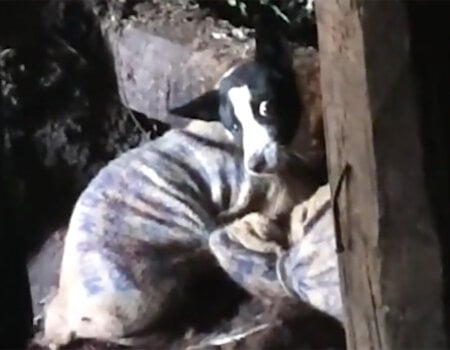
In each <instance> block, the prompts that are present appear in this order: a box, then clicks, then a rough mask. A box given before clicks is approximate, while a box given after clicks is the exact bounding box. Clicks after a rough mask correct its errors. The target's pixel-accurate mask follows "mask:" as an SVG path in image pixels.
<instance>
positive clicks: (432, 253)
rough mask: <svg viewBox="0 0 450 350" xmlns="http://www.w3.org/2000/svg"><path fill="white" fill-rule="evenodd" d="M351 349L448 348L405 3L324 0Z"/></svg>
mask: <svg viewBox="0 0 450 350" xmlns="http://www.w3.org/2000/svg"><path fill="white" fill-rule="evenodd" d="M316 13H317V22H318V26H319V28H318V31H319V48H320V49H319V51H320V64H321V81H322V94H323V105H324V124H325V135H326V146H327V151H328V155H327V156H328V168H329V173H330V183H331V188H332V191H333V192H334V190H335V189H336V185H337V180H338V178H339V177H340V175H341V173H342V170H343V169H344V167H345V165H348V166H349V169H350V172H349V173H348V174H347V176H346V177H345V178H344V181H343V186H342V190H341V191H340V193H337V194H336V196H335V197H336V203H335V204H338V206H339V211H338V216H339V217H338V218H336V219H337V223H338V226H339V228H340V230H338V231H340V232H341V233H342V245H343V252H342V253H341V254H340V274H341V281H342V282H341V283H342V285H341V288H342V291H343V295H344V304H345V306H346V310H347V315H348V318H347V323H346V330H347V345H348V348H349V349H412V348H414V349H424V348H427V349H444V348H446V339H445V336H444V326H443V301H442V276H441V275H442V262H441V256H440V247H439V241H438V239H437V236H436V232H435V230H434V227H433V222H432V220H431V216H430V209H429V205H428V202H427V197H426V194H425V189H424V178H423V164H422V163H423V161H422V157H423V155H422V145H421V142H420V139H419V123H418V109H417V106H416V100H415V98H416V96H415V91H414V84H413V77H412V74H411V71H410V48H409V33H408V25H407V19H406V13H405V9H404V5H403V4H402V3H401V2H399V1H390V2H384V1H365V2H363V1H352V0H317V1H316Z"/></svg>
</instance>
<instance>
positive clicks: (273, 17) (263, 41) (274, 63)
mask: <svg viewBox="0 0 450 350" xmlns="http://www.w3.org/2000/svg"><path fill="white" fill-rule="evenodd" d="M254 25H255V41H256V50H255V60H256V61H257V62H260V63H262V64H265V65H268V66H269V67H272V68H273V69H276V70H278V71H281V72H284V71H290V70H291V69H292V51H291V48H290V45H289V43H288V42H287V40H286V39H285V38H284V37H283V35H282V26H283V23H282V20H281V19H280V18H279V16H278V15H277V14H276V13H275V11H274V10H273V9H272V8H271V7H269V6H264V7H263V8H261V9H260V11H259V12H258V14H257V15H256V16H255V18H254Z"/></svg>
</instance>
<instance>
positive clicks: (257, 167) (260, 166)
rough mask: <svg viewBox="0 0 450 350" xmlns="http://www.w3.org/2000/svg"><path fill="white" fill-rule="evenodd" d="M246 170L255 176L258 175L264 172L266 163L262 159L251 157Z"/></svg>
mask: <svg viewBox="0 0 450 350" xmlns="http://www.w3.org/2000/svg"><path fill="white" fill-rule="evenodd" d="M248 168H249V169H250V170H251V171H253V172H254V173H256V174H260V173H263V172H265V171H266V169H267V162H266V159H265V158H264V157H251V158H250V159H249V160H248Z"/></svg>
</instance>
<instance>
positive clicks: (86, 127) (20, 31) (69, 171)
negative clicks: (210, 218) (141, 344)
mask: <svg viewBox="0 0 450 350" xmlns="http://www.w3.org/2000/svg"><path fill="white" fill-rule="evenodd" d="M217 4H218V2H211V1H210V2H207V1H201V6H199V5H198V4H197V2H194V1H188V0H170V1H169V0H159V1H155V0H153V1H151V0H146V1H136V0H134V1H132V0H114V1H112V0H107V1H105V0H103V1H102V0H85V1H81V0H80V1H77V0H71V1H61V0H46V1H36V2H26V3H25V2H19V1H2V2H1V4H0V82H1V92H2V93H1V102H2V104H1V106H2V114H1V118H2V122H3V124H4V126H5V150H6V154H5V157H4V159H3V161H4V164H6V165H7V166H8V167H7V168H4V169H2V171H3V172H5V171H7V172H5V174H6V178H7V181H8V184H9V185H8V186H9V187H8V188H9V189H10V191H9V192H10V197H11V203H10V205H11V207H12V208H16V210H17V213H16V214H17V216H18V217H20V218H26V220H18V223H17V226H18V227H19V229H20V231H22V232H25V233H26V234H25V235H24V236H23V237H22V238H23V240H22V241H21V247H19V248H20V249H21V250H23V252H25V253H26V254H27V256H28V257H29V261H30V266H31V267H30V272H29V274H30V279H31V284H32V286H31V290H32V294H33V297H34V300H33V302H34V311H35V316H36V315H37V314H38V313H39V312H40V311H41V308H42V307H41V306H39V305H38V304H39V303H38V302H39V301H40V299H41V297H43V296H44V295H45V294H46V293H48V290H49V288H50V287H51V286H50V285H51V284H55V281H56V278H57V274H56V275H55V274H54V273H53V272H54V270H55V269H54V267H55V266H58V264H59V261H60V255H61V242H62V239H63V236H64V227H65V225H67V221H68V217H69V215H70V210H71V208H72V207H73V204H74V201H75V199H76V198H77V196H78V195H79V194H80V191H82V190H83V188H84V187H85V186H86V185H87V183H88V182H89V180H90V179H91V178H92V177H93V176H94V175H95V174H96V173H97V172H98V170H99V169H100V168H101V167H102V166H103V165H104V164H106V162H108V161H109V160H111V159H113V158H114V157H116V156H118V155H119V154H120V153H121V152H124V151H126V150H128V149H130V148H132V147H135V146H137V145H139V144H140V143H141V142H144V141H146V140H148V139H153V138H156V137H158V136H160V135H162V134H163V133H164V132H165V131H166V130H168V129H169V127H170V126H169V125H168V124H165V123H163V122H161V121H157V120H156V119H152V118H150V117H151V116H145V115H142V114H139V113H133V112H131V111H130V110H129V109H128V108H126V107H125V106H123V105H122V102H121V101H120V98H119V94H118V87H117V82H116V78H115V74H114V67H113V63H112V59H111V56H110V52H109V51H108V49H107V45H106V43H105V40H104V37H103V34H102V33H103V31H102V28H101V27H100V24H103V25H105V23H106V24H107V25H108V26H109V27H110V28H113V29H114V30H120V29H121V28H123V26H126V25H127V24H129V23H130V22H132V23H133V24H134V25H138V26H142V27H143V28H146V29H148V30H151V31H152V32H153V33H156V34H160V35H161V36H165V37H167V39H171V40H175V41H177V42H181V43H191V45H194V46H195V45H207V46H208V48H209V49H211V50H215V52H217V53H219V54H220V52H222V51H223V52H224V51H227V50H236V49H235V48H236V47H237V46H236V45H250V46H249V47H250V48H251V43H250V42H251V40H250V39H251V36H252V30H251V28H248V27H246V26H236V25H233V24H232V23H230V21H228V19H230V18H231V19H232V18H233V16H235V15H233V13H234V12H229V11H225V12H224V10H223V5H220V6H222V7H220V6H216V5H217ZM230 13H231V15H230ZM219 16H222V17H223V18H227V20H225V19H223V18H219ZM180 21H183V22H185V23H188V25H187V26H183V30H182V31H177V30H173V28H174V27H175V28H176V23H180ZM232 22H233V21H232ZM234 23H235V24H236V23H238V25H239V24H242V23H244V24H245V21H241V22H240V21H239V20H237V21H234ZM168 27H170V28H171V30H170V31H169V30H164V28H168ZM186 28H189V29H188V30H186ZM299 28H303V29H304V26H303V27H302V26H301V25H300V26H297V27H296V30H299ZM307 28H309V29H308V30H311V28H310V27H308V26H307ZM301 38H302V40H300V41H301V42H302V44H305V42H307V43H308V44H310V45H314V40H315V34H314V32H313V33H312V34H311V33H310V32H307V33H305V34H304V35H303V36H301ZM240 50H242V47H241V49H240ZM5 169H6V170H5ZM55 232H58V234H55ZM0 234H3V235H4V236H3V237H2V239H4V238H5V237H6V235H8V232H1V233H0ZM49 236H51V239H50V240H49V241H47V242H46V243H45V245H44V246H43V244H44V242H45V241H46V239H47V238H48V237H49ZM40 251H41V254H39V255H37V254H36V253H37V252H40ZM42 251H43V252H47V253H44V254H42ZM37 260H38V261H40V263H39V264H33V262H36V261H37ZM43 266H44V267H45V268H42V267H43ZM43 281H44V282H43ZM38 282H39V283H41V284H42V283H43V284H44V287H45V288H43V287H42V285H41V284H39V283H38ZM211 285H213V286H215V288H213V289H211ZM206 286H208V288H206ZM224 291H225V292H224ZM187 293H192V305H188V306H186V309H185V310H182V311H181V314H180V317H179V318H180V320H179V324H180V326H178V327H177V326H176V325H175V324H173V323H171V324H170V325H169V326H166V327H165V328H164V327H162V328H161V331H160V332H159V333H158V335H157V336H155V341H154V343H153V344H149V346H148V349H185V348H186V347H187V346H189V345H195V344H200V343H202V341H203V340H204V339H205V338H207V337H209V336H210V335H211V334H218V333H222V332H225V333H226V332H229V331H230V330H235V329H239V328H241V327H243V326H249V325H250V326H251V325H253V326H255V325H257V324H259V323H264V322H268V323H270V324H272V325H273V326H272V327H269V328H268V329H266V330H264V331H261V332H259V333H256V334H255V335H252V336H248V337H246V338H244V339H243V340H241V341H239V342H232V343H231V344H228V345H223V346H221V347H214V346H209V347H208V346H205V347H203V348H204V349H223V350H225V349H228V350H231V349H309V348H311V349H312V348H314V349H316V348H330V347H333V348H343V347H344V345H343V339H344V337H343V331H342V329H341V327H340V325H338V324H336V323H335V322H334V321H333V320H329V319H328V318H326V317H325V316H323V315H319V314H316V313H311V312H306V313H305V308H304V307H300V306H299V305H297V304H296V305H292V302H287V301H283V302H280V303H279V304H274V305H262V304H260V303H259V302H258V301H256V300H252V299H251V298H250V297H249V296H248V295H247V294H246V293H244V292H243V291H242V290H240V289H239V288H238V287H237V286H236V285H235V284H234V283H233V282H231V281H229V280H228V279H227V278H226V276H224V275H223V274H221V273H220V272H218V273H216V274H215V275H213V276H204V277H203V279H202V280H200V281H197V283H196V284H195V285H193V287H192V290H190V291H187ZM199 305H201V306H199ZM199 308H206V309H205V310H206V312H205V313H202V312H200V313H199V312H198V310H199ZM200 314H201V315H200ZM193 316H196V317H193ZM321 330H326V333H322V332H321ZM69 348H70V349H106V348H114V347H113V346H112V345H108V344H99V343H98V342H93V341H91V342H84V343H83V342H79V343H77V344H72V345H71V346H70V347H69ZM29 349H42V348H41V347H40V346H38V345H37V344H31V345H30V346H29Z"/></svg>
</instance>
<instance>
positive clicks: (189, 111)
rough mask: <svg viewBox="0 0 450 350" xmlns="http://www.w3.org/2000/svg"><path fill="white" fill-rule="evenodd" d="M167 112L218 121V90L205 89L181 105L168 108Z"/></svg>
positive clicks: (185, 116) (183, 116) (190, 117)
mask: <svg viewBox="0 0 450 350" xmlns="http://www.w3.org/2000/svg"><path fill="white" fill-rule="evenodd" d="M169 113H171V114H174V115H177V116H179V117H182V118H189V119H200V120H204V121H219V120H220V117H219V91H218V90H210V91H207V92H205V93H204V94H202V95H200V96H198V97H196V98H194V99H193V100H191V101H189V102H188V103H186V104H184V105H182V106H179V107H175V108H171V109H169Z"/></svg>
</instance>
